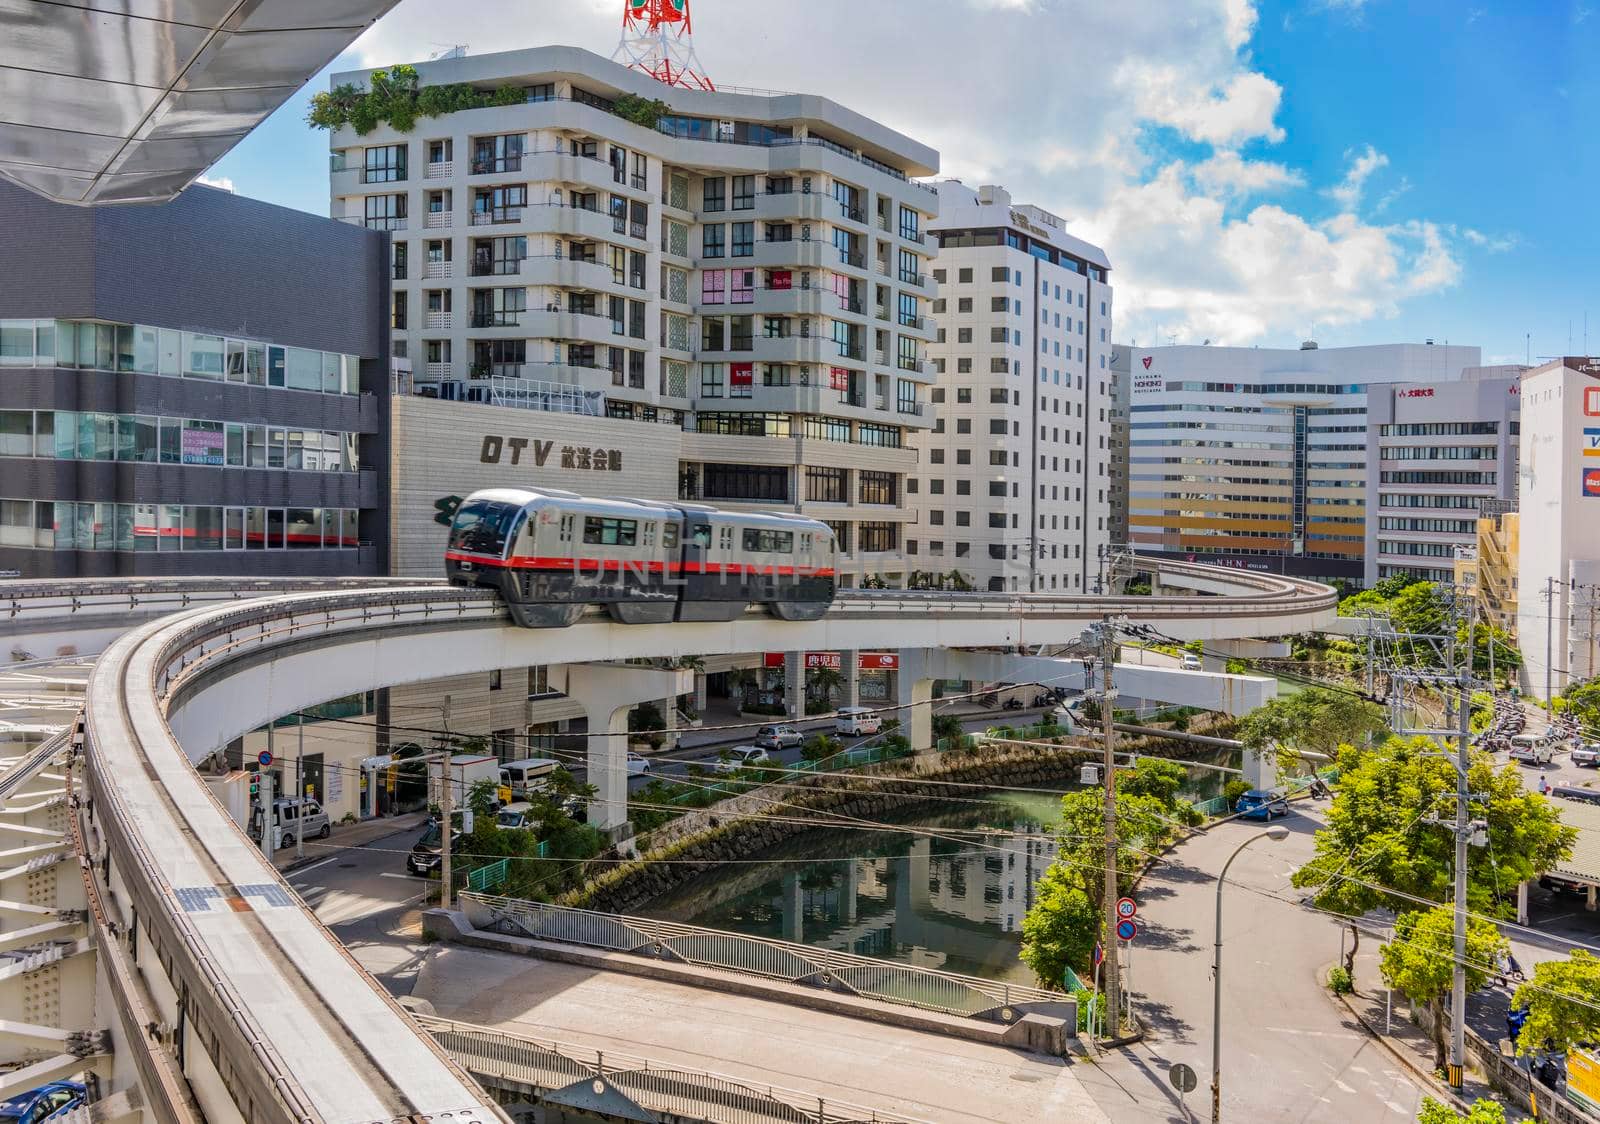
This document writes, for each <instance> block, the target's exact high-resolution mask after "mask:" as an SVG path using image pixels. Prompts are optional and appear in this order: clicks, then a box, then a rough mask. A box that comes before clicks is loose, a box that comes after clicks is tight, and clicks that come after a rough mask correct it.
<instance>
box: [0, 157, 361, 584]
mask: <svg viewBox="0 0 1600 1124" xmlns="http://www.w3.org/2000/svg"><path fill="white" fill-rule="evenodd" d="M0 215H3V216H4V221H3V222H0V261H3V262H4V265H3V267H0V574H3V575H4V576H7V577H14V578H15V577H21V578H44V577H97V576H111V575H158V574H160V575H167V574H177V575H182V574H191V575H198V574H218V575H239V576H338V575H360V574H382V573H386V572H387V567H388V540H389V529H388V511H387V498H388V465H389V448H388V442H389V436H388V435H389V393H390V379H389V371H388V354H389V338H388V321H387V319H386V318H385V316H384V311H385V310H386V309H387V308H388V304H389V293H388V291H389V274H388V270H387V268H386V267H387V260H388V235H386V234H383V233H381V232H377V231H369V230H365V229H363V228H361V227H359V226H353V225H349V224H346V223H341V222H334V221H332V220H329V219H324V218H318V217H316V216H313V215H307V214H302V213H300V212H298V211H293V210H288V209H286V208H283V207H275V206H272V205H270V204H267V203H261V202H257V201H255V200H252V199H245V198H242V197H240V196H236V195H233V194H231V193H229V192H225V191H218V190H214V189H212V188H207V187H192V188H190V189H189V190H187V191H186V192H184V193H183V195H182V196H180V197H179V198H178V199H177V200H175V201H174V202H171V203H167V204H163V205H159V206H141V207H117V208H105V209H92V208H79V207H68V206H62V205H60V204H55V203H50V202H47V201H45V200H43V199H40V198H39V197H37V196H35V195H32V194H30V193H28V192H26V191H24V190H22V189H21V188H19V187H14V186H12V185H9V184H6V183H3V182H0Z"/></svg>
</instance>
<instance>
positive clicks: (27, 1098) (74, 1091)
mask: <svg viewBox="0 0 1600 1124" xmlns="http://www.w3.org/2000/svg"><path fill="white" fill-rule="evenodd" d="M86 1092H87V1091H86V1090H85V1089H84V1087H83V1085H81V1084H80V1083H78V1082H76V1081H52V1082H50V1084H48V1085H40V1086H39V1087H38V1088H37V1089H30V1090H28V1091H27V1092H26V1093H23V1094H21V1095H19V1096H15V1097H12V1098H11V1099H10V1100H9V1101H6V1102H4V1103H3V1104H0V1124H39V1122H40V1121H41V1120H54V1119H56V1118H57V1117H58V1116H64V1115H66V1113H67V1112H68V1111H69V1110H71V1109H74V1108H77V1107H78V1106H79V1105H81V1104H82V1103H83V1098H84V1096H85V1094H86Z"/></svg>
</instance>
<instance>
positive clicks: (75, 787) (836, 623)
mask: <svg viewBox="0 0 1600 1124" xmlns="http://www.w3.org/2000/svg"><path fill="white" fill-rule="evenodd" d="M1139 565H1141V566H1146V565H1148V566H1152V567H1158V568H1159V579H1160V587H1161V589H1163V590H1173V589H1183V588H1184V587H1185V583H1190V584H1192V585H1193V586H1196V587H1199V588H1202V589H1206V590H1207V591H1211V595H1200V594H1197V593H1189V594H1174V595H1162V596H1153V597H1105V598H1097V597H1058V596H1048V595H1004V594H950V593H913V592H870V593H869V592H864V591H861V592H856V591H849V592H845V593H843V594H842V595H841V596H840V597H839V599H838V600H837V602H836V603H835V605H834V606H833V608H832V610H831V611H830V612H829V613H828V614H827V616H826V617H824V618H823V619H821V620H818V621H815V622H803V623H800V622H783V621H778V620H775V619H773V618H770V617H767V616H765V615H763V614H760V613H757V612H754V611H752V612H750V613H747V614H746V615H745V616H743V617H742V618H740V619H738V620H735V621H731V622H725V623H692V624H668V625H645V626H627V625H618V624H615V623H612V622H611V621H610V620H609V619H608V618H606V617H604V616H603V615H601V614H600V613H598V612H591V613H589V614H588V615H586V616H585V617H584V618H583V619H581V620H580V621H579V622H578V623H577V624H575V625H574V626H572V627H571V628H567V629H560V630H549V631H540V630H523V629H518V628H516V627H514V626H512V625H511V624H510V621H509V619H508V617H507V616H506V613H505V610H504V608H503V606H501V605H500V604H499V603H498V602H497V600H496V599H495V598H494V597H493V595H491V594H489V593H488V592H487V591H479V590H463V589H454V588H450V587H447V586H440V585H432V584H404V583H395V582H387V583H377V582H373V583H342V584H339V585H337V586H336V587H335V588H331V589H330V588H321V589H312V590H309V591H301V592H292V593H291V592H284V591H283V590H282V589H281V588H270V587H267V586H263V587H261V588H256V589H251V590H248V591H243V593H242V595H241V591H240V590H238V589H237V588H235V587H234V586H230V584H229V583H224V582H191V583H183V582H160V581H155V582H146V583H140V582H128V583H116V582H101V583H85V584H83V585H81V586H79V585H74V584H73V583H66V584H65V585H62V584H60V583H58V584H55V585H51V586H48V587H45V586H30V585H27V584H21V583H13V584H9V585H7V586H6V587H5V590H4V592H3V593H0V609H3V608H5V607H6V605H7V601H9V608H10V619H11V626H10V634H11V635H12V636H13V637H16V636H21V635H25V636H28V637H30V638H32V639H33V640H34V641H37V640H38V639H39V638H49V637H57V638H59V637H64V636H73V635H80V633H76V632H74V631H73V629H74V622H75V621H76V622H80V623H82V622H89V621H91V620H92V622H93V623H94V625H95V627H97V628H100V629H101V630H103V631H107V632H110V631H115V629H116V625H115V624H114V623H107V618H114V616H115V614H117V613H119V612H121V613H131V614H138V613H144V614H146V615H147V616H148V618H149V619H147V620H145V621H144V623H141V624H138V625H137V626H136V627H133V628H132V629H131V630H128V631H125V632H123V633H122V634H121V635H119V636H117V637H116V639H114V640H113V641H112V642H111V643H110V646H109V647H107V648H106V650H105V652H104V654H103V655H102V656H101V657H100V658H99V660H98V662H97V663H96V665H95V667H94V670H93V672H92V673H91V675H90V677H89V680H88V685H87V689H86V698H85V709H84V713H83V717H82V719H81V721H80V723H79V724H78V725H77V726H75V728H74V730H73V731H72V732H71V733H70V735H62V736H60V737H58V738H55V739H52V740H50V741H49V742H46V743H45V744H44V745H43V746H42V747H40V748H38V749H37V750H35V751H33V752H31V753H29V754H27V755H26V756H24V757H20V758H16V759H14V760H13V763H12V767H11V769H10V771H8V772H6V773H5V774H4V776H3V781H0V788H3V790H4V791H3V792H0V805H3V810H0V831H6V830H9V831H13V832H20V833H23V834H24V835H25V838H24V846H22V847H20V848H18V849H17V850H15V851H11V852H7V853H8V854H15V855H18V856H19V857H18V858H17V859H16V860H15V861H18V862H22V861H23V860H24V858H25V859H26V862H25V864H24V865H25V868H26V869H27V870H28V871H29V872H30V873H33V874H37V873H38V872H39V871H40V870H43V869H47V868H48V869H51V870H55V871H56V872H57V874H56V877H57V894H58V897H56V898H53V899H52V901H51V903H50V904H51V905H52V906H54V909H53V910H52V909H45V910H41V909H40V907H38V906H35V905H24V904H21V903H19V902H12V901H10V900H9V899H11V898H13V897H20V896H21V891H22V887H21V885H19V884H14V883H11V882H9V881H8V878H10V877H12V876H16V875H17V871H18V870H22V869H24V867H18V868H16V869H15V870H12V871H9V872H8V871H4V870H0V899H4V900H0V917H3V918H4V919H5V921H6V922H7V930H6V932H5V933H4V936H5V937H7V938H9V942H7V943H4V947H6V948H25V947H27V943H28V942H27V941H26V940H25V939H23V938H25V936H26V934H27V929H22V930H13V929H11V928H10V925H11V923H12V919H13V916H14V915H16V914H17V913H19V912H20V913H22V914H23V915H24V916H30V917H32V916H34V915H36V914H37V913H39V912H45V913H50V914H52V918H51V920H50V923H49V924H48V925H46V926H45V928H48V929H49V930H50V931H49V932H48V933H41V938H42V939H43V938H48V939H47V940H45V941H44V943H46V944H47V945H48V949H46V950H45V951H43V952H41V953H40V955H42V956H46V957H47V958H53V959H54V960H61V959H64V958H76V961H77V963H79V964H85V963H87V964H90V965H91V966H92V967H91V973H92V974H91V975H90V977H89V978H90V979H92V981H93V987H92V998H93V1001H92V1002H88V1003H84V1002H75V1003H71V1004H57V1005H56V1006H54V1007H50V1006H48V1005H46V1006H45V1007H43V1008H40V1007H39V1005H38V1004H35V1005H34V1007H31V1008H28V1010H30V1011H33V1012H34V1014H33V1016H32V1018H23V1015H22V1014H21V1013H16V1012H20V1010H21V1009H20V1008H16V1009H14V1008H13V1007H12V1005H11V1004H8V1003H0V1010H3V1011H4V1012H5V1015H4V1017H6V1018H8V1019H13V1020H17V1021H14V1022H10V1023H8V1027H12V1028H13V1036H15V1035H16V1034H18V1033H20V1032H19V1031H17V1030H15V1028H16V1027H18V1026H21V1025H22V1024H28V1025H27V1026H23V1029H24V1030H27V1029H29V1027H31V1029H32V1032H33V1034H34V1038H33V1039H29V1040H28V1041H29V1042H30V1043H31V1047H30V1052H28V1053H25V1054H18V1055H17V1058H18V1060H20V1059H21V1058H23V1057H26V1058H29V1059H32V1058H35V1057H36V1056H37V1055H38V1054H39V1053H40V1052H41V1051H42V1050H44V1049H45V1047H42V1046H41V1045H40V1044H41V1043H49V1042H52V1041H58V1040H59V1039H60V1038H61V1036H62V1035H63V1034H66V1035H70V1043H71V1044H72V1046H73V1049H70V1050H68V1049H61V1050H60V1052H59V1053H58V1054H57V1055H52V1056H49V1057H47V1059H46V1060H47V1061H48V1062H49V1065H48V1066H47V1065H45V1061H41V1062H39V1064H38V1065H35V1066H31V1067H29V1069H28V1070H25V1071H20V1075H19V1073H13V1074H8V1075H6V1076H4V1077H0V1092H4V1091H6V1090H8V1089H13V1088H16V1087H18V1086H19V1084H20V1083H21V1082H22V1081H24V1080H31V1081H33V1082H34V1083H35V1084H37V1083H38V1082H39V1081H43V1080H48V1079H49V1076H47V1075H46V1074H48V1075H55V1074H61V1073H67V1072H73V1071H75V1070H82V1069H84V1068H85V1067H88V1068H90V1069H92V1070H93V1071H94V1072H96V1073H97V1074H99V1075H100V1077H101V1082H102V1085H101V1087H102V1089H103V1090H105V1091H106V1092H108V1093H111V1094H114V1096H115V1097H117V1098H120V1099H119V1100H117V1101H116V1105H117V1106H118V1108H119V1111H120V1112H121V1116H120V1117H119V1118H127V1119H151V1120H182V1121H187V1120H199V1119H206V1120H213V1121H227V1120H248V1121H252V1122H255V1121H285V1122H287V1121H330V1122H333V1121H338V1122H344V1121H348V1122H351V1124H355V1122H371V1121H389V1120H407V1119H417V1118H421V1119H432V1120H444V1119H447V1120H450V1121H451V1122H452V1124H473V1122H484V1121H490V1120H499V1119H502V1117H501V1116H500V1114H499V1110H498V1109H497V1108H496V1107H494V1106H493V1105H492V1104H491V1103H490V1102H489V1101H488V1100H487V1099H486V1097H485V1094H484V1093H483V1091H482V1090H481V1089H480V1088H479V1087H478V1086H477V1085H476V1083H475V1082H474V1081H473V1080H472V1078H471V1077H470V1076H469V1075H468V1073H467V1071H466V1070H465V1069H464V1068H462V1066H461V1065H459V1064H458V1062H457V1061H456V1060H455V1059H454V1058H452V1057H451V1056H450V1055H449V1054H448V1053H447V1052H446V1051H445V1050H444V1049H443V1048H441V1047H440V1046H439V1045H438V1043H437V1042H436V1041H435V1039H434V1038H433V1037H432V1036H430V1035H428V1034H427V1033H424V1032H423V1031H422V1030H420V1029H419V1028H418V1026H417V1024H416V1023H415V1022H414V1021H413V1020H412V1019H411V1018H410V1016H409V1015H407V1014H406V1013H405V1012H404V1011H402V1010H401V1009H400V1008H399V1007H398V1006H397V1005H396V1004H395V1003H394V1002H393V1000H391V999H390V997H389V996H388V995H387V994H386V993H385V992H384V991H383V989H382V988H381V987H379V986H378V985H377V984H376V983H375V982H374V981H373V980H372V979H371V978H370V977H369V976H367V975H366V974H365V973H364V972H363V971H362V970H361V969H360V967H359V966H358V965H357V964H356V963H355V961H354V960H353V959H352V958H351V957H350V956H349V955H348V954H347V953H346V952H345V950H344V949H343V948H342V947H341V946H340V944H339V943H338V941H337V940H336V939H335V938H334V937H333V936H332V935H331V934H330V933H329V932H328V931H327V930H326V929H325V928H323V926H322V925H321V924H320V923H319V922H318V921H317V919H316V918H315V917H314V916H313V915H312V914H311V912H310V911H309V910H308V909H307V908H306V907H305V906H304V904H303V903H302V902H301V901H300V899H299V898H298V897H297V896H296V895H295V894H294V892H293V891H292V890H291V889H290V888H289V887H288V885H287V884H286V883H285V882H284V881H283V880H282V879H281V878H280V877H279V875H278V874H277V872H276V870H275V869H274V868H273V867H272V866H270V865H269V864H268V863H267V862H266V861H265V859H264V858H263V856H262V855H261V853H260V852H259V851H258V850H257V849H256V847H255V846H254V845H253V844H252V843H251V842H250V841H249V840H248V839H247V838H246V836H245V835H244V834H243V833H242V832H241V831H240V830H239V828H238V827H237V826H236V825H235V823H234V821H233V819H232V818H231V817H230V816H229V815H228V813H227V812H226V811H225V810H224V808H223V807H222V806H221V805H220V804H219V803H218V802H217V800H216V799H215V798H214V797H213V795H212V793H211V790H210V788H209V787H208V785H207V784H206V782H205V781H204V780H203V779H202V778H201V777H200V776H199V775H198V774H197V773H196V772H195V769H194V767H193V765H194V763H195V762H198V761H201V760H204V759H205V758H206V757H208V756H210V755H211V754H212V753H213V751H215V750H216V749H217V748H219V747H221V746H224V745H226V744H227V743H228V742H230V741H231V740H233V739H234V738H236V737H239V736H241V735H243V734H244V733H246V732H248V731H250V730H252V729H255V728H257V727H259V726H261V725H262V724H263V723H266V722H268V721H270V720H272V719H274V718H276V717H278V716H280V715H283V714H286V713H289V712H291V711H294V710H297V709H301V708H303V707H306V706H309V705H313V704H315V703H318V702H321V701H324V700H326V699H329V698H335V697H339V696H342V695H346V694H350V693H354V692H357V691H363V690H370V689H374V688H378V687H384V686H394V685H398V684H403V683H409V682H417V681H422V680H426V679H430V678H436V677H438V676H439V675H441V674H452V675H454V674H465V673H468V672H473V671H487V670H491V669H495V668H503V667H514V666H519V665H523V664H530V665H531V664H566V665H569V666H573V669H574V670H573V674H574V675H577V676H578V677H579V680H581V679H582V676H581V674H580V672H581V669H582V668H583V667H587V666H591V665H592V666H594V667H597V668H602V669H607V668H611V669H614V668H616V666H617V665H616V664H615V663H614V661H624V660H636V659H641V658H661V657H666V658H672V657H681V656H691V655H704V654H714V653H726V652H750V651H764V650H788V651H792V650H797V649H807V650H828V649H863V648H865V649H872V648H881V647H898V648H903V649H947V648H954V649H999V650H1005V651H1013V652H1014V651H1017V650H1019V649H1029V650H1033V649H1040V648H1048V647H1050V646H1052V645H1060V644H1064V643H1068V642H1070V641H1072V640H1075V639H1076V638H1077V637H1078V635H1079V633H1080V632H1081V630H1082V629H1083V627H1084V626H1085V625H1088V624H1090V623H1093V622H1095V621H1097V620H1099V619H1101V618H1102V617H1104V616H1106V615H1108V614H1109V615H1117V616H1125V617H1127V618H1128V619H1129V620H1131V621H1134V622H1136V623H1144V624H1149V625H1152V626H1154V627H1155V628H1157V629H1159V630H1160V631H1161V632H1163V633H1165V634H1168V635H1171V636H1174V637H1177V638H1180V639H1202V640H1211V641H1220V640H1227V639H1236V638H1245V637H1254V636H1272V635H1281V634H1285V633H1291V632H1300V631H1306V630H1310V629H1314V628H1317V627H1320V626H1321V625H1323V624H1324V623H1325V622H1326V621H1327V620H1329V619H1331V617H1332V616H1333V612H1334V607H1335V603H1336V602H1335V596H1334V594H1333V592H1332V591H1331V590H1329V589H1327V588H1326V587H1324V586H1321V585H1317V584H1315V583H1311V582H1304V581H1298V580H1294V579H1285V578H1280V577H1276V576H1271V575H1259V574H1246V573H1235V572H1230V571H1219V570H1214V569H1211V568H1208V567H1203V566H1196V565H1192V564H1185V563H1172V562H1160V563H1153V562H1148V561H1141V562H1140V563H1139ZM1224 590H1225V591H1226V592H1223V591H1224ZM158 598H166V599H169V600H170V599H172V598H179V599H181V602H182V603H179V604H168V605H166V606H165V607H164V608H163V609H160V610H157V609H154V608H152V599H158ZM624 670H626V669H624ZM655 674H661V673H660V672H656V673H655ZM927 682H931V680H929V681H927ZM607 688H608V682H607V680H606V679H605V676H604V675H603V674H602V675H599V676H598V677H597V678H596V679H595V680H594V681H593V682H591V683H589V684H587V686H586V685H585V684H584V683H583V682H581V681H580V682H574V683H569V689H570V691H571V692H573V693H575V697H576V695H577V694H581V693H583V692H584V691H585V690H588V691H589V692H590V697H591V699H592V700H593V701H592V702H590V703H586V706H587V707H588V708H589V709H590V710H591V727H590V728H591V731H595V730H603V731H606V732H609V733H610V734H611V735H612V736H611V737H610V738H602V739H598V741H599V742H601V743H602V744H603V746H604V748H603V749H602V750H600V752H603V753H606V754H608V755H616V754H620V752H621V750H622V748H624V746H623V741H624V738H625V731H626V725H625V719H626V711H627V709H628V705H631V704H624V705H621V706H620V707H619V706H618V702H617V698H616V696H615V695H612V696H611V697H610V698H606V697H605V691H606V689H607ZM908 697H909V700H910V701H909V702H908V703H905V704H904V705H906V708H907V719H908V721H907V725H908V727H910V729H911V730H912V732H913V741H914V742H915V743H916V744H924V743H925V742H926V741H927V726H928V714H927V712H928V710H929V709H930V707H929V706H928V705H927V704H928V700H929V695H928V693H927V692H926V690H925V689H923V688H922V687H920V686H919V685H918V683H912V684H910V685H909V686H907V685H902V699H903V700H904V699H907V698H908ZM619 716H620V718H619ZM596 721H599V722H600V725H594V724H593V723H594V722H596ZM63 780H64V784H65V796H63V795H62V792H61V785H62V782H63ZM52 794H53V795H52ZM605 795H606V794H604V793H602V796H603V797H604V796H605ZM64 806H65V807H67V808H69V809H70V814H69V815H66V816H62V815H61V810H62V808H63V807H64ZM52 809H54V816H55V818H54V819H51V818H50V816H51V815H52ZM52 825H53V826H52ZM30 832H32V833H35V834H37V833H39V832H44V833H47V835H49V838H50V842H49V844H48V846H47V847H45V848H44V850H40V849H38V848H36V847H33V846H30V845H29V844H31V843H32V838H31V837H27V833H30ZM68 840H70V842H71V843H72V849H73V852H75V854H76V856H77V857H78V858H79V859H80V860H81V875H82V877H81V882H82V886H81V888H79V889H77V890H76V891H74V888H73V887H74V884H75V883H76V882H78V881H79V879H78V878H77V877H75V876H76V875H77V874H78V873H80V872H79V871H78V870H76V869H74V867H72V866H70V865H67V864H66V863H64V862H63V860H67V859H70V857H71V856H70V855H69V854H68V852H67V849H66V847H65V842H66V841H68ZM45 851H48V854H46V853H45ZM27 885H28V887H29V892H30V893H32V892H33V886H34V883H33V882H29V883H28V884H27ZM63 903H64V904H63ZM29 910H32V911H34V913H33V914H30V913H29V912H28V911H29ZM58 930H59V931H58ZM19 941H20V943H18V942H19ZM86 956H87V958H88V959H85V957H86ZM63 986H64V985H63ZM0 991H3V988H0ZM80 992H81V989H80ZM80 998H81V996H80ZM41 1011H47V1012H54V1014H53V1015H52V1016H47V1015H46V1014H43V1013H40V1012H41ZM48 1017H54V1018H55V1019H56V1020H57V1022H56V1023H55V1024H48V1025H47V1020H48ZM52 1026H54V1027H55V1029H54V1030H52V1029H51V1028H52ZM51 1033H54V1034H56V1036H57V1038H56V1039H52V1038H51V1037H50V1034H51ZM24 1037H26V1036H25V1035H24ZM41 1066H43V1067H44V1068H40V1067H41ZM51 1066H53V1068H50V1067H51ZM108 1118H109V1117H108Z"/></svg>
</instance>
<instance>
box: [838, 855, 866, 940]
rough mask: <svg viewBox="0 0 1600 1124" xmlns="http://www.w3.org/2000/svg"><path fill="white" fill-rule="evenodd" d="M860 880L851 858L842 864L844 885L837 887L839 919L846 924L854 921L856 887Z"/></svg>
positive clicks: (859, 872) (858, 870)
mask: <svg viewBox="0 0 1600 1124" xmlns="http://www.w3.org/2000/svg"><path fill="white" fill-rule="evenodd" d="M860 881H861V871H860V868H859V867H858V866H857V864H856V860H855V859H851V860H850V861H849V862H847V863H845V864H844V885H842V886H841V887H839V920H840V921H841V922H842V923H844V924H846V925H854V924H855V923H856V888H857V885H858V884H859V883H860Z"/></svg>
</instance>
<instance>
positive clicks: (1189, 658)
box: [1178, 652, 1204, 671]
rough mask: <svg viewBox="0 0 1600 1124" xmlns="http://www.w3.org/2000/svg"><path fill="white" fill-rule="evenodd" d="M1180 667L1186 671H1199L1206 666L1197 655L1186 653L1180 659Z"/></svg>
mask: <svg viewBox="0 0 1600 1124" xmlns="http://www.w3.org/2000/svg"><path fill="white" fill-rule="evenodd" d="M1178 666H1179V667H1181V668H1182V669H1183V670H1184V671H1199V670H1200V669H1201V667H1202V666H1204V665H1202V664H1201V662H1200V657H1199V656H1197V655H1195V653H1193V652H1185V653H1183V655H1182V656H1181V657H1179V659H1178Z"/></svg>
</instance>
